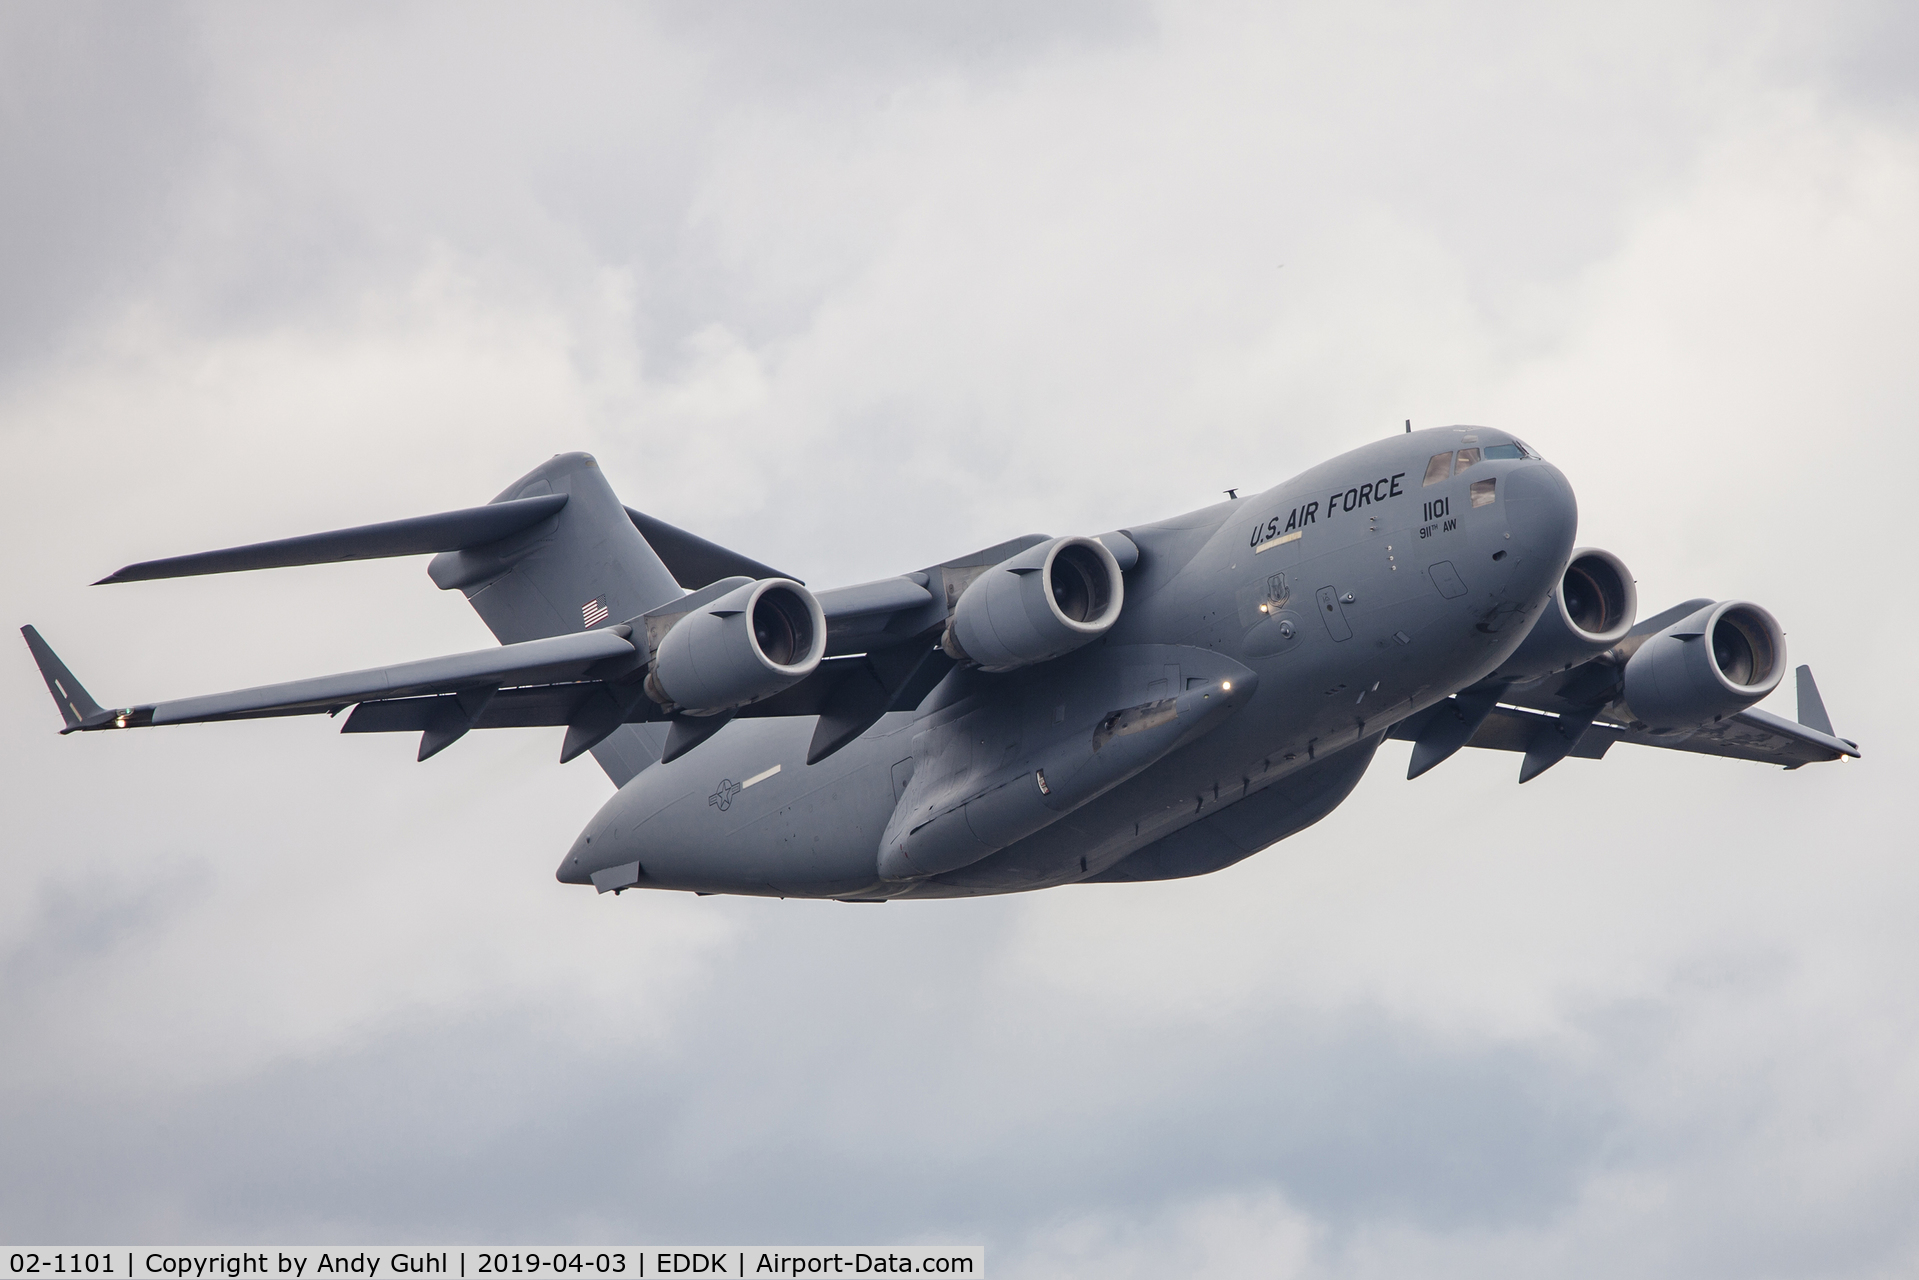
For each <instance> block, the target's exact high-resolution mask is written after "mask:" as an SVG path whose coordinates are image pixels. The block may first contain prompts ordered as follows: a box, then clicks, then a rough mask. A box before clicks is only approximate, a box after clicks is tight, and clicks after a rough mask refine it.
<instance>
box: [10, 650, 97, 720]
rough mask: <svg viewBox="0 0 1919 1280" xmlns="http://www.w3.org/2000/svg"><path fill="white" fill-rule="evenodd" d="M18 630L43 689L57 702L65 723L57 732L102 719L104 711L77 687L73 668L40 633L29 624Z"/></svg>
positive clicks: (85, 692) (84, 691) (78, 685)
mask: <svg viewBox="0 0 1919 1280" xmlns="http://www.w3.org/2000/svg"><path fill="white" fill-rule="evenodd" d="M20 634H21V635H23V636H25V637H26V638H27V648H28V649H29V650H30V651H32V653H33V661H34V664H35V665H36V666H38V667H39V668H40V678H41V679H42V680H45V681H46V682H47V692H48V693H50V694H52V695H53V701H54V702H55V704H56V705H58V706H59V708H60V718H61V719H62V720H64V721H66V722H67V727H66V728H64V729H62V730H61V731H60V732H62V733H72V732H73V731H74V730H75V729H79V728H83V727H86V726H87V725H89V724H93V723H98V722H104V721H105V720H106V719H107V718H108V713H107V712H105V711H102V710H101V709H100V704H99V703H97V702H95V701H94V700H93V698H92V697H91V696H90V695H89V694H88V693H87V691H86V690H85V689H83V688H81V687H80V682H79V681H78V680H75V679H74V678H73V672H71V671H69V670H67V664H66V663H64V662H62V661H60V656H59V655H58V654H56V653H55V652H54V651H53V648H52V646H50V645H48V644H47V642H46V641H45V640H42V639H41V638H40V633H39V632H38V631H35V630H34V629H33V628H32V627H22V628H20Z"/></svg>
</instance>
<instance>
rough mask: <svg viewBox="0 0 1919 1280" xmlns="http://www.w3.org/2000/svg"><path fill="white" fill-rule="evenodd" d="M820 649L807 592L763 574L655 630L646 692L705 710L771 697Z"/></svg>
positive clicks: (820, 633)
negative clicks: (658, 631)
mask: <svg viewBox="0 0 1919 1280" xmlns="http://www.w3.org/2000/svg"><path fill="white" fill-rule="evenodd" d="M825 652H826V615H825V614H824V613H823V612H821V610H820V602H819V601H818V600H815V599H814V598H813V593H812V592H811V591H808V590H807V589H806V588H805V587H802V586H801V585H800V584H799V583H797V582H793V581H791V580H789V579H786V578H762V579H760V580H759V581H758V582H749V583H747V584H745V585H744V586H741V587H737V588H735V589H734V590H732V591H729V592H727V593H726V594H725V595H723V596H720V597H719V598H718V599H716V600H711V601H709V602H707V603H706V604H703V605H700V606H698V607H697V608H695V609H692V610H691V611H689V612H688V613H687V614H686V615H685V616H684V617H682V618H681V619H680V620H679V621H678V622H676V623H674V624H673V626H672V627H671V628H670V629H669V630H668V631H667V633H666V634H665V635H664V636H662V637H661V638H660V642H659V647H658V649H657V650H655V652H654V655H653V670H652V671H651V672H650V673H648V675H647V677H646V692H647V696H649V697H651V698H652V699H653V700H654V701H655V702H658V703H659V704H660V705H661V706H663V707H666V708H668V709H670V710H674V711H679V712H682V713H684V714H687V715H695V716H710V715H718V714H720V713H721V712H725V711H732V710H734V709H735V708H737V707H743V706H746V705H747V704H748V703H752V702H758V701H760V700H761V699H762V698H770V697H772V696H773V695H774V694H776V693H778V692H779V691H780V690H782V689H785V688H788V687H790V686H791V685H794V684H797V683H798V682H799V681H801V680H804V679H805V678H806V677H807V676H809V675H812V674H813V671H814V669H815V668H817V667H818V666H819V665H820V658H821V656H822V655H824V654H825Z"/></svg>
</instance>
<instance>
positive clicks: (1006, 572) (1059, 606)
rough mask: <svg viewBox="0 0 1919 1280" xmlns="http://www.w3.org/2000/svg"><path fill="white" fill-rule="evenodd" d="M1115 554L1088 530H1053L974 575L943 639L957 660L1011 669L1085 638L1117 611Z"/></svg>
mask: <svg viewBox="0 0 1919 1280" xmlns="http://www.w3.org/2000/svg"><path fill="white" fill-rule="evenodd" d="M1125 594H1126V589H1125V583H1124V581H1123V580H1122V579H1121V577H1120V568H1119V561H1117V560H1115V559H1114V558H1113V553H1112V552H1111V551H1108V550H1107V549H1106V547H1105V545H1104V544H1102V543H1100V542H1098V541H1096V540H1095V539H1092V538H1054V539H1053V540H1052V541H1050V542H1041V543H1038V544H1036V545H1034V546H1031V547H1028V548H1027V549H1026V550H1024V551H1022V552H1020V553H1019V554H1018V555H1016V556H1013V557H1011V558H1009V559H1006V560H1002V561H1001V562H1000V563H998V564H996V565H994V566H993V567H992V568H990V569H988V570H986V572H984V573H982V574H980V576H979V577H977V578H975V579H974V580H973V582H972V584H971V585H969V586H968V587H967V588H966V590H965V591H964V592H962V593H961V595H960V598H959V600H958V602H957V603H956V604H955V605H954V606H953V617H952V620H951V621H950V622H948V623H947V627H946V635H945V637H944V639H943V640H942V643H943V644H944V645H945V646H946V651H947V652H948V653H949V654H951V655H952V656H953V657H955V658H957V659H959V660H960V661H961V662H970V663H973V664H974V665H976V666H978V667H980V668H982V669H983V670H986V671H1012V670H1014V669H1015V668H1018V667H1026V666H1031V665H1032V664H1034V663H1036V662H1045V661H1047V660H1048V659H1051V658H1057V657H1059V656H1060V655H1061V654H1063V653H1071V652H1072V651H1073V650H1074V649H1077V648H1079V647H1080V646H1081V645H1084V644H1090V643H1091V642H1093V641H1094V640H1097V639H1099V638H1100V637H1101V636H1102V635H1105V634H1106V632H1107V631H1108V630H1110V629H1111V627H1112V625H1113V623H1114V622H1116V621H1118V619H1119V609H1120V605H1121V603H1123V601H1124V600H1125Z"/></svg>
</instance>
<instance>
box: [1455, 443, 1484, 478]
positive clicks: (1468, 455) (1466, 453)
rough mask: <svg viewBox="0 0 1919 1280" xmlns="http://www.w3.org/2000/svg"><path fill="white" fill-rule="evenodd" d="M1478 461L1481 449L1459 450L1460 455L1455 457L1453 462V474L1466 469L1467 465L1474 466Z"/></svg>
mask: <svg viewBox="0 0 1919 1280" xmlns="http://www.w3.org/2000/svg"><path fill="white" fill-rule="evenodd" d="M1478 461H1479V450H1477V449H1461V450H1460V451H1459V457H1458V458H1457V459H1455V460H1454V462H1453V474H1454V475H1458V474H1459V473H1460V472H1462V471H1464V470H1465V469H1466V468H1467V467H1470V466H1472V465H1473V464H1474V463H1476V462H1478Z"/></svg>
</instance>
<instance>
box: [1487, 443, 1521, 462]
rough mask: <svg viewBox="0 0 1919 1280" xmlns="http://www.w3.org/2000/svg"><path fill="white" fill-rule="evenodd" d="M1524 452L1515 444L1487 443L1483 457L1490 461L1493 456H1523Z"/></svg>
mask: <svg viewBox="0 0 1919 1280" xmlns="http://www.w3.org/2000/svg"><path fill="white" fill-rule="evenodd" d="M1525 456H1526V454H1525V452H1524V451H1523V450H1522V449H1520V447H1519V446H1518V445H1517V444H1489V445H1487V446H1486V452H1485V454H1484V457H1485V459H1486V461H1488V462H1491V461H1492V460H1493V459H1495V458H1523V457H1525Z"/></svg>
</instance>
